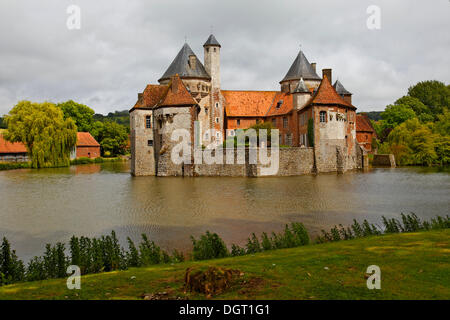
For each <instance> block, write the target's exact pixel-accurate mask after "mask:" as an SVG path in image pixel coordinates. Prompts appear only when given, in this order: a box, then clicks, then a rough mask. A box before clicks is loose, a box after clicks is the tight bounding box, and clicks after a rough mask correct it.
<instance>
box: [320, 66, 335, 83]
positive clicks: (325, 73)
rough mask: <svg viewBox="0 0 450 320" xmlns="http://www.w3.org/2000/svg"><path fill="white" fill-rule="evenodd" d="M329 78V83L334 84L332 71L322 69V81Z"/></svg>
mask: <svg viewBox="0 0 450 320" xmlns="http://www.w3.org/2000/svg"><path fill="white" fill-rule="evenodd" d="M325 76H327V78H328V81H330V83H333V79H331V69H322V79H323V78H324V77H325Z"/></svg>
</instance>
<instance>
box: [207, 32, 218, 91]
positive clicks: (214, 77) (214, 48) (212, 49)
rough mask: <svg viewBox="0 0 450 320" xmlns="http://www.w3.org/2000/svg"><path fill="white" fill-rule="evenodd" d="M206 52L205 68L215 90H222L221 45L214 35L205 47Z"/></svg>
mask: <svg viewBox="0 0 450 320" xmlns="http://www.w3.org/2000/svg"><path fill="white" fill-rule="evenodd" d="M203 48H204V52H205V68H206V71H207V72H208V74H209V75H210V76H211V86H212V88H213V89H220V48H221V45H220V44H219V42H218V41H217V40H216V38H215V37H214V35H210V36H209V38H208V40H206V42H205V44H204V45H203Z"/></svg>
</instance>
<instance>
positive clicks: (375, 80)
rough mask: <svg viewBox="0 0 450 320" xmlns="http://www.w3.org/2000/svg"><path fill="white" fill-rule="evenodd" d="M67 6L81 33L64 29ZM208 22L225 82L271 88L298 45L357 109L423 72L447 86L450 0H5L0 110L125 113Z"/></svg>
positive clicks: (383, 101)
mask: <svg viewBox="0 0 450 320" xmlns="http://www.w3.org/2000/svg"><path fill="white" fill-rule="evenodd" d="M71 4H75V5H78V6H79V7H80V8H81V29H80V30H68V28H67V26H66V21H67V18H68V17H69V15H68V14H67V13H66V10H67V7H68V6H69V5H71ZM370 5H377V6H379V8H380V9H381V29H379V30H369V29H368V28H367V26H366V20H367V18H368V17H369V14H368V13H366V10H367V7H368V6H370ZM211 26H213V33H214V35H215V36H216V38H217V40H218V41H219V42H220V44H221V45H222V51H221V59H222V61H221V75H222V78H221V79H222V89H238V90H244V89H251V90H279V81H280V80H281V79H282V78H283V77H284V75H285V74H286V72H287V71H288V69H289V67H290V65H291V63H292V62H293V60H294V58H295V57H296V55H297V54H298V51H299V49H300V45H301V48H302V50H303V51H304V53H305V55H306V57H307V58H308V60H309V61H310V62H317V70H318V72H317V73H318V74H319V75H321V70H322V68H332V69H333V80H334V79H336V78H339V80H340V81H341V82H342V83H343V84H344V86H345V87H346V89H347V90H349V91H351V92H352V93H353V102H354V105H355V106H356V107H358V110H359V111H371V110H383V109H384V107H385V106H386V105H387V104H389V103H392V102H393V101H395V100H396V99H397V98H399V97H401V96H402V95H404V94H406V91H407V89H408V87H409V86H410V85H412V84H414V83H416V82H418V81H421V80H429V79H436V80H440V81H443V82H445V83H447V84H448V83H449V82H450V81H449V80H450V72H449V71H450V70H449V69H450V67H449V66H450V54H449V51H450V50H449V49H450V37H449V31H450V1H449V0H434V1H423V0H421V1H411V0H404V1H392V0H390V1H376V0H371V1H365V0H352V1H335V0H315V1H299V0H295V1H283V0H277V1H275V0H271V1H263V0H258V1H246V0H238V1H234V0H226V1H220V2H219V1H217V3H216V2H215V1H211V0H205V1H196V0H190V1H182V0H178V1H173V0H164V1H162V0H160V1H148V0H147V1H138V0H123V1H112V0H105V1H103V0H102V1H99V0H96V1H92V0H72V1H70V0H52V1H50V0H48V1H29V0H1V2H0V115H1V114H5V113H7V112H8V111H9V110H10V109H11V108H12V107H13V106H14V105H15V104H16V103H17V101H19V100H23V99H27V100H32V101H39V102H41V101H52V102H60V101H65V100H69V99H73V100H75V101H77V102H81V103H84V104H87V105H89V106H90V107H91V108H93V109H94V110H95V111H96V112H97V113H103V114H106V113H108V112H111V111H114V110H124V109H130V108H131V107H132V106H133V104H134V103H135V102H136V99H137V93H138V92H142V90H143V89H144V87H145V85H146V84H148V83H157V80H158V79H159V77H160V76H161V75H162V74H163V73H164V71H165V70H166V69H167V67H168V66H169V64H170V63H171V61H172V60H173V59H174V57H175V56H176V54H177V53H178V51H179V50H180V48H181V47H182V46H183V43H184V41H185V37H186V38H187V42H188V43H189V45H190V46H191V47H192V49H193V50H194V52H195V53H196V54H197V56H198V57H199V58H200V59H201V60H203V47H202V45H203V43H204V42H205V41H206V39H207V38H208V35H209V34H210V33H211Z"/></svg>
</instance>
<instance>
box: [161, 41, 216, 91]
mask: <svg viewBox="0 0 450 320" xmlns="http://www.w3.org/2000/svg"><path fill="white" fill-rule="evenodd" d="M191 55H194V56H195V58H196V59H197V62H196V63H195V68H191V67H190V65H189V56H191ZM176 74H178V75H179V76H180V77H181V78H202V79H208V80H209V79H211V77H210V76H209V74H208V72H207V71H206V69H205V67H204V66H203V64H202V63H201V61H200V60H199V59H198V58H197V56H196V55H195V53H194V52H193V51H192V49H191V47H189V45H188V44H187V43H185V44H184V46H183V47H182V48H181V50H180V52H178V54H177V56H176V57H175V59H174V60H173V61H172V63H171V64H170V66H169V68H167V70H166V72H164V74H163V76H162V77H161V79H159V80H158V81H159V82H161V81H162V80H167V79H170V77H172V76H174V75H176Z"/></svg>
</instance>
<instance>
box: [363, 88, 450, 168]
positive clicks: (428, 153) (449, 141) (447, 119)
mask: <svg viewBox="0 0 450 320" xmlns="http://www.w3.org/2000/svg"><path fill="white" fill-rule="evenodd" d="M449 105H450V86H449V85H445V84H444V83H442V82H439V81H435V80H433V81H422V82H419V83H417V84H415V85H414V86H411V87H410V88H409V89H408V93H407V95H405V96H403V97H401V98H399V99H397V100H396V101H395V102H394V103H393V104H390V105H388V106H386V108H385V110H384V111H383V112H382V113H381V119H380V120H378V121H372V124H373V127H374V129H375V131H376V134H377V138H376V139H375V140H374V141H373V145H374V147H375V148H376V149H378V153H392V154H394V156H395V159H396V162H397V163H398V164H400V165H424V166H431V165H448V164H449V162H450V112H449Z"/></svg>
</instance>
